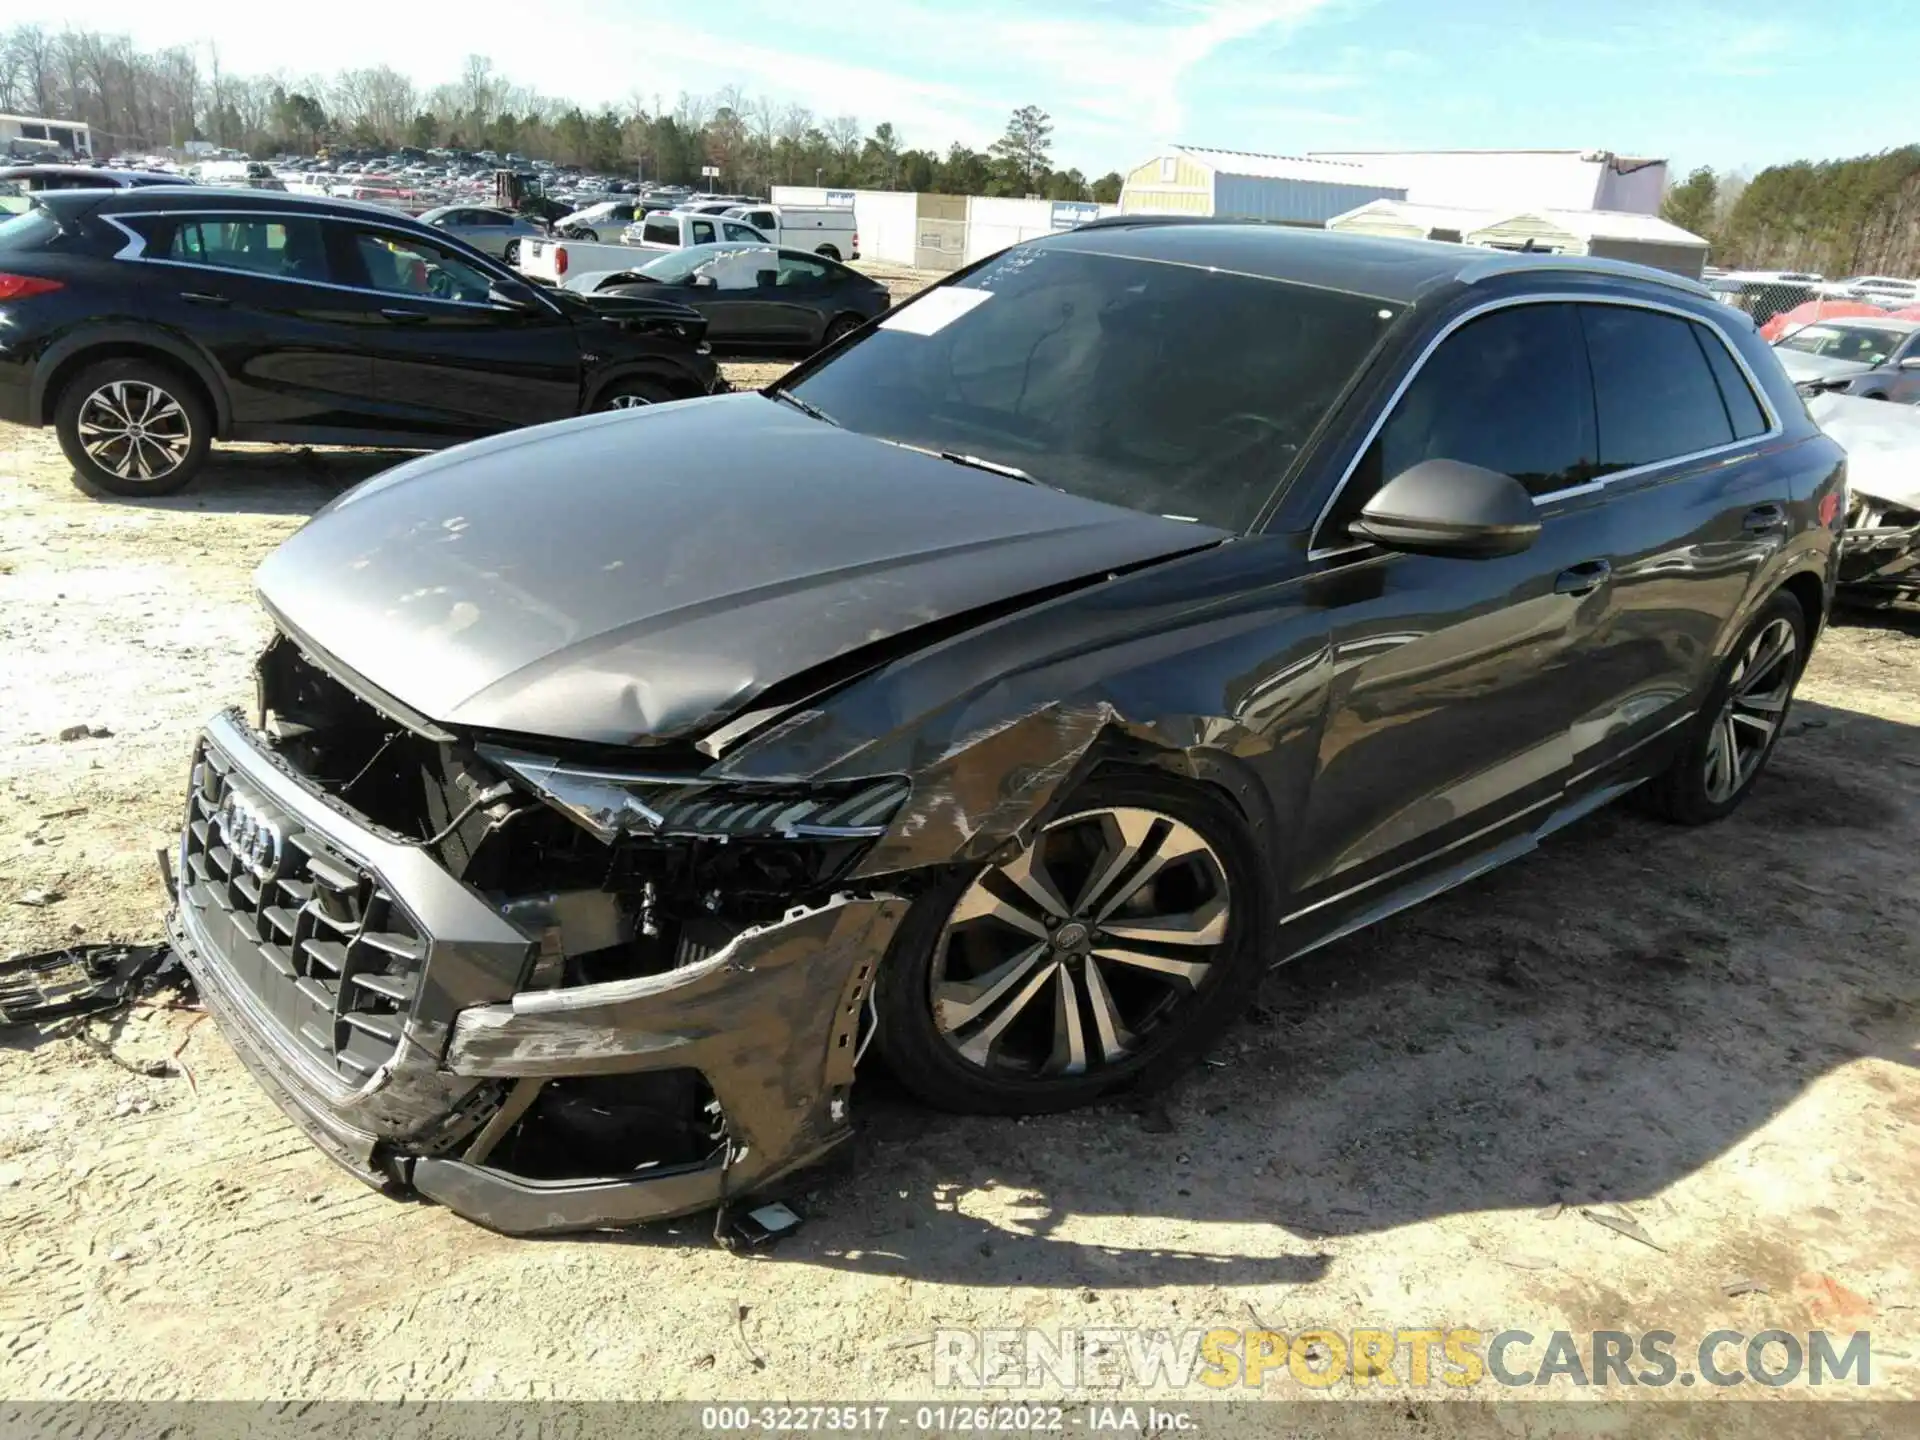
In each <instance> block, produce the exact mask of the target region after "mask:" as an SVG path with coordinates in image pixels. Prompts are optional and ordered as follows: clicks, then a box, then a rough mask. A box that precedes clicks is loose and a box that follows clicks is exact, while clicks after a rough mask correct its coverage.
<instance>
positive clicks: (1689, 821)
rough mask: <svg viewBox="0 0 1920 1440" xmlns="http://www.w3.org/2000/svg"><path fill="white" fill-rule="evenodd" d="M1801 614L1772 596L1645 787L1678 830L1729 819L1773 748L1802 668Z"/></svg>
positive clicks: (1787, 598)
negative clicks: (1675, 749) (1681, 741)
mask: <svg viewBox="0 0 1920 1440" xmlns="http://www.w3.org/2000/svg"><path fill="white" fill-rule="evenodd" d="M1807 633H1808V622H1807V612H1806V611H1805V610H1803V609H1802V608H1801V606H1800V602H1799V601H1798V600H1796V599H1794V598H1793V596H1792V595H1790V594H1788V593H1787V592H1786V591H1784V590H1781V591H1777V592H1775V594H1774V596H1773V598H1772V599H1770V600H1768V601H1767V603H1766V605H1765V607H1764V608H1763V609H1762V610H1761V611H1760V614H1759V616H1758V617H1757V618H1756V619H1755V620H1754V622H1753V623H1752V624H1751V625H1749V626H1748V627H1747V630H1746V633H1745V634H1744V635H1742V636H1741V637H1740V643H1739V644H1738V645H1737V646H1735V647H1734V651H1733V658H1732V659H1730V660H1729V661H1728V662H1727V664H1726V667H1725V669H1723V670H1722V671H1721V673H1720V679H1719V681H1718V683H1716V684H1715V685H1714V687H1713V690H1712V692H1711V693H1710V694H1709V695H1708V696H1707V703H1706V704H1705V705H1703V706H1702V707H1701V709H1700V715H1699V717H1698V718H1697V719H1696V720H1695V721H1694V723H1693V725H1692V727H1691V729H1690V730H1689V731H1688V738H1687V743H1686V745H1685V747H1683V748H1682V750H1681V751H1680V753H1679V755H1678V756H1676V757H1675V758H1674V762H1673V764H1672V765H1671V766H1669V767H1668V768H1667V770H1666V772H1665V773H1664V774H1662V775H1659V776H1657V777H1655V778H1654V779H1653V780H1650V781H1648V782H1647V785H1646V787H1645V789H1644V792H1643V793H1644V794H1645V796H1646V800H1647V803H1648V804H1649V805H1650V806H1651V808H1652V809H1653V810H1654V812H1655V813H1656V814H1659V815H1662V816H1664V817H1666V818H1667V819H1669V820H1672V821H1675V822H1677V823H1678V824H1681V825H1704V824H1707V823H1708V822H1709V821H1713V820H1719V819H1722V818H1723V817H1725V816H1727V815H1731V814H1732V813H1733V811H1734V810H1735V808H1736V807H1737V806H1738V805H1739V804H1740V802H1741V801H1742V800H1744V799H1745V798H1746V795H1747V792H1748V791H1749V790H1751V789H1752V788H1753V782H1754V780H1755V779H1757V778H1758V777H1759V774H1760V771H1761V770H1762V769H1763V768H1764V767H1765V766H1766V763H1767V757H1768V756H1770V755H1772V754H1773V747H1774V746H1775V745H1776V744H1777V743H1778V742H1779V739H1780V731H1781V728H1782V727H1783V726H1784V725H1785V724H1786V722H1787V711H1788V709H1789V708H1790V707H1791V706H1792V704H1793V691H1794V687H1795V686H1796V685H1798V684H1799V683H1800V672H1801V670H1802V669H1803V668H1804V667H1805V665H1806V663H1807Z"/></svg>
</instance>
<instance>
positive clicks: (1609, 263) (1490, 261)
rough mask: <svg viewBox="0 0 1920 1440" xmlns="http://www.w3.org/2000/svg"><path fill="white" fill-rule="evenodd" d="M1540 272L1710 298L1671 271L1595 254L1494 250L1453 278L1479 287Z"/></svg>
mask: <svg viewBox="0 0 1920 1440" xmlns="http://www.w3.org/2000/svg"><path fill="white" fill-rule="evenodd" d="M1539 270H1574V271H1578V272H1580V273H1582V274H1587V275H1610V276H1612V277H1614V278H1615V279H1619V280H1644V281H1646V282H1647V283H1649V284H1653V285H1665V286H1667V287H1668V288H1670V289H1673V290H1684V291H1685V292H1686V293H1687V294H1689V295H1695V296H1700V297H1703V298H1705V299H1712V298H1713V292H1712V291H1711V290H1709V289H1707V287H1706V286H1705V285H1702V284H1701V283H1700V282H1699V281H1698V280H1689V279H1688V278H1687V277H1686V276H1684V275H1676V274H1674V273H1673V272H1672V271H1671V270H1656V269H1654V268H1653V267H1652V266H1651V265H1636V264H1634V263H1633V262H1632V261H1629V260H1608V259H1604V258H1602V257H1601V256H1598V255H1546V254H1529V253H1527V252H1526V251H1518V250H1495V251H1492V252H1490V253H1489V254H1488V255H1487V257H1486V258H1485V259H1483V260H1469V261H1468V262H1467V263H1466V264H1464V265H1462V266H1461V267H1460V270H1459V273H1458V274H1457V276H1456V277H1455V278H1456V279H1458V280H1459V281H1460V282H1461V283H1462V284H1465V285H1478V284H1479V283H1480V282H1481V281H1482V280H1493V279H1497V278H1499V277H1500V276H1502V275H1524V274H1528V273H1531V272H1534V271H1539Z"/></svg>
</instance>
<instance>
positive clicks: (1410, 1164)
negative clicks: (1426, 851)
mask: <svg viewBox="0 0 1920 1440" xmlns="http://www.w3.org/2000/svg"><path fill="white" fill-rule="evenodd" d="M1917 842H1920V730H1916V729H1914V728H1911V727H1907V726H1902V725H1897V724H1893V723H1890V722H1888V721H1884V720H1881V719H1877V718H1875V717H1872V716H1868V715H1864V714H1859V713H1856V712H1852V711H1844V710H1834V709H1829V708H1827V707H1823V706H1820V705H1815V704H1809V703H1804V702H1803V703H1802V704H1801V705H1799V706H1797V707H1796V709H1795V711H1794V715H1793V719H1792V721H1791V722H1790V726H1789V736H1788V738H1787V740H1786V742H1785V743H1784V744H1783V746H1782V747H1781V749H1780V750H1779V751H1778V752H1777V753H1776V756H1775V759H1774V763H1773V765H1772V767H1771V769H1770V771H1769V773H1768V774H1767V776H1765V777H1764V778H1763V780H1762V782H1761V783H1760V785H1759V787H1758V788H1756V790H1755V792H1754V794H1753V795H1752V796H1751V797H1750V799H1749V801H1748V803H1747V805H1746V806H1745V807H1744V808H1743V809H1742V810H1741V811H1740V812H1739V813H1738V814H1737V815H1736V816H1735V817H1733V818H1732V819H1730V820H1729V821H1727V822H1725V823H1723V824H1721V825H1718V826H1709V827H1705V828H1701V829H1697V830H1688V829H1681V828H1677V827H1672V826H1668V825H1665V824H1662V823H1660V822H1658V821H1655V820H1653V819H1651V818H1648V817H1646V816H1644V815H1642V814H1641V813H1639V812H1638V811H1636V810H1635V809H1633V808H1631V806H1630V804H1622V805H1617V806H1614V807H1612V808H1610V809H1608V810H1605V811H1602V812H1600V813H1598V814H1596V815H1594V816H1592V817H1590V818H1588V819H1587V820H1585V821H1584V822H1582V823H1581V824H1579V825H1576V826H1574V827H1571V828H1570V829H1568V830H1566V831H1564V832H1562V833H1561V834H1560V835H1558V836H1555V837H1553V838H1552V839H1550V840H1549V841H1548V842H1547V843H1546V844H1545V845H1544V846H1543V847H1542V848H1541V850H1540V851H1538V852H1537V853H1535V854H1534V855H1532V856H1529V857H1527V858H1526V859H1524V860H1522V861H1520V862H1518V863H1516V864H1514V865H1510V866H1508V867H1506V868H1505V869H1503V870H1500V871H1497V872H1495V873H1493V874H1491V875H1488V876H1486V877H1483V878H1482V879H1480V880H1478V881H1476V882H1474V883H1472V884H1470V885H1468V886H1466V887H1463V888H1462V889H1460V890H1457V891H1455V892H1453V893H1451V894H1450V895H1447V896H1444V897H1441V898H1440V899H1438V900H1436V901H1433V902H1431V903H1429V904H1427V905H1425V906H1422V907H1419V908H1417V909H1415V910H1412V911H1408V912H1405V913H1403V914H1402V915H1400V916H1397V917H1395V918H1394V919H1392V920H1390V921H1388V922H1386V923H1384V924H1382V925H1380V926H1378V927H1375V928H1374V929H1373V930H1372V931H1370V932H1366V933H1363V934H1360V935H1357V936H1354V937H1351V938H1349V939H1347V940H1345V941H1342V942H1340V943H1338V944H1335V945H1332V946H1329V947H1327V948H1326V949H1324V950H1321V951H1319V952H1316V953H1314V954H1312V955H1309V956H1306V957H1303V958H1302V959H1301V960H1299V961H1297V962H1295V963H1294V964H1292V965H1289V966H1287V967H1285V968H1284V969H1281V970H1278V971H1276V972H1274V973H1273V974H1272V976H1271V977H1270V978H1269V980H1268V982H1267V983H1266V984H1265V985H1264V986H1263V987H1262V990H1261V992H1260V994H1259V996H1258V999H1257V1002H1256V1004H1255V1005H1254V1006H1253V1007H1252V1010H1251V1014H1250V1017H1249V1019H1248V1020H1246V1021H1244V1022H1243V1023H1241V1024H1240V1025H1239V1026H1237V1027H1236V1028H1235V1029H1234V1030H1232V1031H1231V1032H1229V1034H1228V1035H1227V1036H1226V1037H1225V1038H1224V1039H1223V1040H1222V1041H1221V1042H1220V1043H1219V1044H1218V1045H1216V1047H1215V1048H1214V1051H1213V1053H1212V1055H1211V1056H1210V1057H1209V1058H1208V1060H1207V1062H1206V1063H1205V1065H1203V1066H1202V1067H1201V1068H1200V1069H1198V1070H1196V1071H1194V1072H1193V1073H1191V1074H1190V1075H1188V1076H1186V1077H1184V1078H1183V1079H1182V1080H1180V1081H1178V1082H1176V1085H1175V1086H1174V1088H1173V1089H1172V1090H1171V1091H1170V1092H1168V1093H1165V1094H1163V1095H1161V1096H1157V1097H1145V1098H1144V1099H1135V1100H1134V1101H1132V1102H1126V1103H1116V1104H1112V1105H1108V1106H1106V1107H1103V1108H1101V1109H1097V1110H1093V1111H1085V1112H1081V1113H1078V1114H1071V1115H1062V1116H1052V1117H1045V1118H1035V1119H1030V1120H1023V1121H1012V1120H998V1119H989V1118H984V1117H958V1116H947V1115H939V1114H934V1113H931V1112H929V1111H927V1110H925V1109H923V1108H921V1107H919V1106H918V1105H916V1104H915V1103H914V1102H912V1101H911V1100H910V1099H908V1098H905V1097H904V1095H903V1094H902V1092H901V1091H900V1090H899V1089H898V1088H897V1087H896V1086H895V1085H893V1084H892V1083H890V1082H889V1081H888V1080H886V1079H885V1078H883V1077H874V1076H867V1075H863V1077H862V1080H861V1084H860V1089H859V1091H858V1092H857V1093H856V1096H855V1110H856V1114H857V1115H858V1116H859V1117H860V1131H859V1134H858V1136H857V1138H856V1140H855V1142H854V1144H853V1146H852V1147H850V1153H848V1154H847V1155H846V1157H845V1158H844V1159H842V1160H841V1161H840V1162H839V1164H838V1166H837V1167H836V1168H835V1169H833V1170H831V1171H828V1172H824V1173H822V1172H815V1173H814V1174H813V1175H811V1176H803V1177H801V1178H800V1179H799V1181H798V1182H797V1188H795V1189H793V1190H791V1191H790V1192H789V1194H790V1196H791V1197H793V1198H794V1203H795V1205H796V1207H797V1208H799V1209H801V1210H802V1211H803V1212H804V1213H805V1214H806V1215H807V1218H808V1222H809V1223H808V1225H807V1226H806V1228H805V1229H804V1230H803V1231H801V1232H800V1233H799V1234H797V1235H796V1236H794V1237H792V1238H791V1239H789V1240H788V1241H787V1242H785V1243H784V1244H782V1245H780V1246H779V1247H777V1248H776V1249H774V1250H773V1251H771V1252H770V1253H771V1255H772V1256H773V1257H774V1258H775V1259H776V1260H777V1261H785V1262H801V1263H806V1264H814V1265H826V1266H831V1267H834V1268H841V1269H851V1270H856V1271H862V1272H870V1273H875V1274H882V1275H889V1276H905V1277H910V1278H913V1279H918V1280H934V1281H942V1282H963V1283H969V1284H975V1285H987V1286H992V1285H1009V1284H1020V1285H1029V1286H1031V1285H1051V1286H1058V1287H1062V1288H1067V1287H1079V1288H1083V1289H1091V1290H1094V1291H1096V1292H1097V1291H1098V1290H1100V1289H1102V1288H1114V1289H1119V1288H1127V1289H1131V1288H1135V1287H1154V1286H1164V1285H1187V1284H1194V1283H1201V1284H1207V1283H1216V1284H1281V1283H1289V1282H1304V1281H1312V1280H1315V1279H1317V1278H1319V1277H1320V1276H1321V1275H1322V1274H1324V1273H1325V1271H1326V1269H1327V1265H1328V1262H1329V1256H1328V1254H1327V1248H1328V1247H1327V1246H1326V1244H1325V1243H1324V1242H1326V1241H1328V1240H1330V1239H1333V1238H1337V1237H1343V1236H1357V1235H1364V1234H1372V1233H1378V1232H1382V1231H1387V1230H1391V1229H1393V1228H1395V1227H1397V1226H1403V1225H1408V1224H1412V1223H1415V1222H1419V1221H1424V1220H1431V1219H1434V1218H1436V1217H1440V1216H1446V1215H1456V1214H1469V1213H1476V1212H1486V1211H1514V1212H1520V1211H1530V1210H1536V1209H1539V1208H1541V1207H1551V1206H1554V1205H1563V1206H1567V1207H1579V1206H1592V1205H1599V1204H1609V1205H1621V1204H1624V1205H1627V1206H1634V1205H1636V1204H1638V1202H1642V1201H1645V1200H1647V1199H1649V1198H1650V1197H1652V1196H1655V1195H1657V1194H1658V1193H1659V1192H1661V1191H1663V1190H1665V1189H1666V1188H1667V1187H1669V1186H1671V1185H1672V1184H1673V1183H1674V1182H1676V1181H1678V1180H1681V1179H1683V1178H1684V1177H1686V1176H1688V1175H1690V1174H1692V1173H1693V1172H1694V1171H1696V1170H1698V1169H1699V1168H1700V1167H1701V1166H1703V1165H1706V1164H1707V1163H1708V1162H1710V1161H1712V1160H1714V1159H1715V1158H1716V1157H1719V1156H1721V1155H1724V1154H1725V1153H1726V1152H1727V1151H1728V1150H1729V1149H1731V1148H1733V1147H1735V1146H1738V1145H1740V1144H1741V1143H1742V1142H1743V1141H1744V1140H1746V1139H1747V1138H1748V1137H1749V1136H1751V1135H1753V1133H1754V1132H1755V1131H1756V1130H1758V1129H1759V1128H1760V1127H1762V1126H1763V1125H1765V1124H1766V1123H1767V1122H1768V1121H1769V1120H1771V1119H1772V1118H1773V1117H1774V1116H1775V1115H1777V1114H1778V1113H1780V1111H1781V1110H1782V1109H1783V1108H1785V1107H1786V1106H1788V1105H1791V1104H1793V1103H1794V1102H1795V1101H1796V1100H1798V1099H1799V1098H1800V1097H1802V1096H1803V1095H1804V1094H1805V1093H1806V1091H1807V1090H1808V1088H1809V1087H1810V1086H1812V1085H1813V1084H1814V1083H1815V1082H1816V1081H1818V1080H1819V1079H1820V1078H1821V1077H1822V1076H1824V1075H1826V1074H1828V1073H1829V1072H1830V1071H1832V1070H1834V1069H1836V1068H1838V1067H1839V1066H1842V1065H1845V1064H1847V1063H1849V1062H1851V1061H1855V1060H1859V1059H1862V1058H1863V1057H1877V1058H1879V1059H1881V1060H1885V1061H1889V1062H1893V1063H1896V1064H1901V1065H1912V1064H1914V1063H1915V1060H1914V1049H1913V1047H1914V1044H1915V1041H1916V1039H1917V1038H1920V937H1916V933H1915V930H1914V927H1913V926H1912V923H1911V881H1910V878H1909V877H1910V867H1911V864H1912V857H1913V856H1914V855H1915V854H1916V853H1920V843H1917ZM1868 1083H1869V1084H1870V1085H1876V1084H1885V1079H1884V1077H1875V1076H1872V1075H1869V1077H1868ZM1889 1088H1891V1087H1889ZM1906 1118H1907V1119H1909V1120H1920V1115H1915V1116H1909V1117H1906ZM1805 1163H1806V1166H1807V1172H1808V1173H1807V1182H1808V1184H1809V1186H1810V1187H1817V1188H1818V1189H1819V1190H1820V1191H1821V1192H1822V1193H1823V1196H1824V1197H1825V1198H1827V1199H1828V1203H1829V1204H1830V1205H1831V1206H1834V1207H1838V1208H1839V1209H1840V1210H1842V1211H1844V1210H1845V1209H1847V1208H1848V1205H1849V1203H1851V1204H1852V1205H1853V1206H1858V1205H1861V1204H1865V1203H1870V1199H1871V1197H1867V1196H1864V1195H1862V1193H1861V1191H1860V1190H1859V1189H1857V1188H1852V1187H1849V1186H1847V1185H1846V1184H1844V1183H1838V1182H1836V1181H1835V1179H1834V1178H1833V1175H1832V1174H1831V1173H1828V1172H1829V1171H1830V1170H1832V1168H1833V1166H1834V1163H1835V1162H1834V1160H1833V1157H1816V1156H1808V1157H1805ZM1850 1189H1851V1195H1849V1193H1848V1192H1849V1190H1850ZM1633 1213H1635V1214H1637V1215H1638V1216H1639V1217H1640V1223H1641V1224H1642V1225H1643V1227H1644V1228H1645V1229H1646V1230H1647V1231H1649V1232H1651V1233H1652V1234H1653V1235H1654V1236H1655V1237H1656V1239H1657V1236H1658V1232H1659V1228H1660V1220H1659V1216H1660V1215H1661V1213H1663V1212H1662V1211H1661V1209H1660V1207H1659V1206H1658V1205H1657V1204H1656V1205H1651V1206H1641V1207H1640V1208H1639V1209H1638V1210H1637V1211H1635V1212H1633ZM1103 1216H1130V1217H1136V1218H1139V1219H1148V1220H1150V1221H1152V1220H1155V1219H1157V1221H1158V1224H1157V1225H1154V1226H1152V1228H1150V1230H1149V1232H1148V1233H1149V1234H1152V1233H1153V1230H1154V1229H1158V1230H1162V1231H1164V1237H1165V1238H1164V1240H1163V1241H1160V1242H1159V1243H1155V1244H1153V1245H1152V1247H1151V1248H1144V1249H1132V1250H1119V1249H1115V1248H1113V1247H1112V1246H1110V1245H1104V1244H1102V1243H1101V1241H1100V1234H1099V1232H1100V1227H1099V1224H1098V1221H1099V1219H1100V1218H1101V1217H1103ZM1841 1221H1844V1216H1842V1217H1841ZM689 1223H692V1222H689ZM655 1233H656V1234H657V1233H658V1232H657V1231H656V1232H655ZM681 1243H684V1242H681ZM1775 1259H1776V1261H1777V1262H1778V1263H1779V1264H1781V1265H1784V1264H1785V1263H1786V1262H1785V1261H1784V1260H1782V1259H1779V1257H1775ZM1741 1262H1744V1263H1745V1264H1746V1265H1748V1266H1749V1267H1752V1268H1758V1269H1762V1270H1764V1269H1765V1268H1766V1265H1767V1263H1768V1262H1767V1258H1766V1257H1765V1256H1764V1255H1761V1256H1747V1255H1743V1256H1740V1257H1737V1259H1735V1260H1734V1262H1733V1263H1741ZM1742 1273H1744V1272H1742ZM1762 1278H1765V1277H1764V1276H1763V1277H1762ZM1779 1278H1780V1279H1781V1280H1782V1282H1783V1283H1784V1281H1785V1279H1787V1278H1789V1277H1786V1276H1782V1277H1779Z"/></svg>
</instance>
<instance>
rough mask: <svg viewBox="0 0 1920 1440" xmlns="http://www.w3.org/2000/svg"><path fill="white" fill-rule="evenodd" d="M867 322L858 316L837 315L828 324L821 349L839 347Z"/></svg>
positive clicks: (821, 340) (821, 338)
mask: <svg viewBox="0 0 1920 1440" xmlns="http://www.w3.org/2000/svg"><path fill="white" fill-rule="evenodd" d="M864 324H866V321H864V320H862V319H861V318H860V317H859V316H857V315H836V316H835V317H834V318H833V320H832V321H831V323H829V324H828V326H827V330H826V333H825V334H824V335H822V336H821V337H820V348H821V349H822V350H824V349H826V348H827V347H828V346H829V345H838V344H839V343H840V342H841V341H842V340H844V339H846V337H847V336H849V335H851V334H852V333H853V332H854V331H856V330H858V329H859V328H860V327H861V326H862V325H864Z"/></svg>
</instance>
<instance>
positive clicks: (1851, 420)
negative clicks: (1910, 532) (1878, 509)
mask: <svg viewBox="0 0 1920 1440" xmlns="http://www.w3.org/2000/svg"><path fill="white" fill-rule="evenodd" d="M1807 414H1809V415H1811V416H1812V417H1813V423H1814V424H1816V425H1818V426H1819V427H1820V428H1821V429H1822V430H1824V431H1826V432H1827V434H1828V435H1829V436H1831V437H1832V438H1833V439H1834V440H1836V441H1838V442H1839V444H1840V446H1841V448H1842V449H1844V450H1845V451H1846V452H1847V487H1848V488H1849V489H1851V490H1854V491H1857V492H1858V493H1860V494H1862V495H1871V496H1872V497H1873V498H1874V499H1876V500H1881V501H1885V502H1887V503H1889V504H1893V505H1900V506H1905V507H1906V508H1908V509H1913V510H1920V406H1913V405H1894V404H1890V403H1888V402H1887V401H1885V400H1866V399H1862V398H1861V397H1859V396H1857V395H1816V396H1814V397H1813V398H1812V399H1811V400H1809V401H1807Z"/></svg>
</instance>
